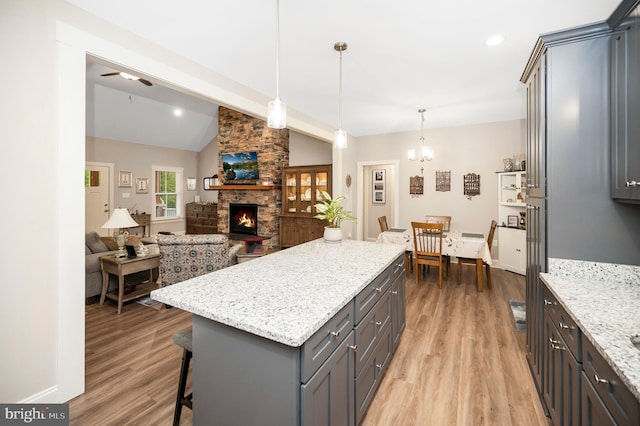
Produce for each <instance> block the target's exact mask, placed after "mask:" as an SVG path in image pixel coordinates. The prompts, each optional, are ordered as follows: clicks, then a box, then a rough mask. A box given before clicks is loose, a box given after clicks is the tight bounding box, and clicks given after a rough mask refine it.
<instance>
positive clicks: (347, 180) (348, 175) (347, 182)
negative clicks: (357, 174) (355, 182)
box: [345, 174, 351, 188]
mask: <svg viewBox="0 0 640 426" xmlns="http://www.w3.org/2000/svg"><path fill="white" fill-rule="evenodd" d="M345 184H346V185H347V188H349V187H351V175H350V174H347V178H346V179H345Z"/></svg>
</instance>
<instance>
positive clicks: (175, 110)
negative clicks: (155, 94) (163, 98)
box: [173, 108, 182, 117]
mask: <svg viewBox="0 0 640 426" xmlns="http://www.w3.org/2000/svg"><path fill="white" fill-rule="evenodd" d="M173 115H175V116H176V117H180V116H181V115H182V110H181V109H180V108H176V109H174V110H173Z"/></svg>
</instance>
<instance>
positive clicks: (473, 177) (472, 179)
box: [464, 173, 480, 198]
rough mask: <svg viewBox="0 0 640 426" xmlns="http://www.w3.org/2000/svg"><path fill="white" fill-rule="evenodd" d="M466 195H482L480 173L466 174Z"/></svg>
mask: <svg viewBox="0 0 640 426" xmlns="http://www.w3.org/2000/svg"><path fill="white" fill-rule="evenodd" d="M464 195H466V196H467V198H469V197H472V196H474V195H480V175H477V174H475V173H469V174H466V175H464Z"/></svg>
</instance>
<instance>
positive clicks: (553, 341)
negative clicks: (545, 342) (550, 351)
mask: <svg viewBox="0 0 640 426" xmlns="http://www.w3.org/2000/svg"><path fill="white" fill-rule="evenodd" d="M549 343H551V345H557V344H559V343H560V341H558V340H553V339H552V338H551V337H549Z"/></svg>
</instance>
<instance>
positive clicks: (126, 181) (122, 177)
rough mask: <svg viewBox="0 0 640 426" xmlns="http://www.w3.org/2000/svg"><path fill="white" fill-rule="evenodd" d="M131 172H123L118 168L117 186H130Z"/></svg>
mask: <svg viewBox="0 0 640 426" xmlns="http://www.w3.org/2000/svg"><path fill="white" fill-rule="evenodd" d="M131 176H132V175H131V172H125V171H122V170H120V173H119V175H118V178H119V179H118V186H119V187H120V188H131V180H132V178H131Z"/></svg>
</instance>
